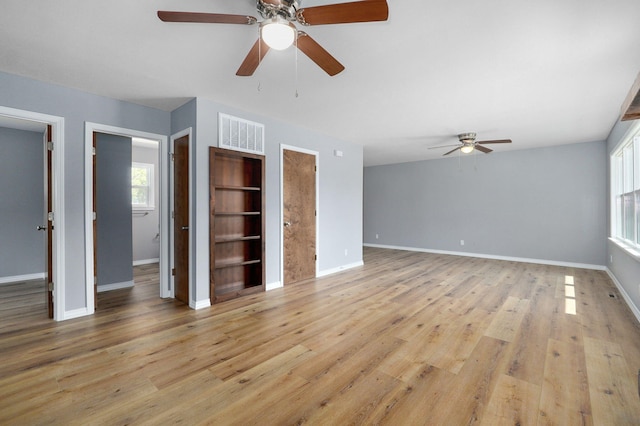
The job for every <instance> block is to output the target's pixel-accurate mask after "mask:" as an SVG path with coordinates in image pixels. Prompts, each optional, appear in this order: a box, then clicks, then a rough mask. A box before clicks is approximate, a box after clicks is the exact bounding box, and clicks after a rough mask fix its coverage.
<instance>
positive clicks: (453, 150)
mask: <svg viewBox="0 0 640 426" xmlns="http://www.w3.org/2000/svg"><path fill="white" fill-rule="evenodd" d="M459 149H460V147H457V148H455V149H452V150H451V151H449V152H447V153H446V154H442V156H443V157H444V156H445V155H449V154H451V153H452V152H456V151H457V150H459Z"/></svg>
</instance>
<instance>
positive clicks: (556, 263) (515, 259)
mask: <svg viewBox="0 0 640 426" xmlns="http://www.w3.org/2000/svg"><path fill="white" fill-rule="evenodd" d="M363 246H365V247H377V248H384V249H393V250H407V251H416V252H422V253H434V254H447V255H451V256H464V257H477V258H479V259H493V260H507V261H510V262H521V263H535V264H538V265H551V266H564V267H567V268H578V269H593V270H596V271H604V270H606V266H604V265H592V264H588V263H573V262H559V261H555V260H546V259H530V258H525V257H511V256H496V255H492V254H482V253H465V252H458V251H447V250H431V249H425V248H420V247H403V246H391V245H382V244H363Z"/></svg>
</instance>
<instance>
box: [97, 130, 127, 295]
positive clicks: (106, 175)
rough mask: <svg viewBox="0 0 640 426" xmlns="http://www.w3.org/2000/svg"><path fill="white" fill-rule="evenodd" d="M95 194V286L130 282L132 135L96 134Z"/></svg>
mask: <svg viewBox="0 0 640 426" xmlns="http://www.w3.org/2000/svg"><path fill="white" fill-rule="evenodd" d="M95 197H96V214H97V221H96V233H97V237H96V254H97V271H96V272H97V276H98V287H100V286H104V285H108V284H122V283H130V282H132V281H133V266H132V258H133V254H132V245H131V241H132V235H131V232H132V223H131V221H132V218H131V138H127V137H123V136H115V135H106V134H102V133H98V135H97V139H96V193H95Z"/></svg>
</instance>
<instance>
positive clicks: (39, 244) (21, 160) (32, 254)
mask: <svg viewBox="0 0 640 426" xmlns="http://www.w3.org/2000/svg"><path fill="white" fill-rule="evenodd" d="M42 137H43V134H42V133H38V132H29V131H25V130H16V129H7V128H4V127H0V279H1V278H6V277H14V276H19V275H28V274H42V273H44V271H45V269H46V260H45V245H44V244H45V233H44V232H41V231H36V226H37V225H46V223H44V171H43V167H44V151H43V150H44V148H43V139H42ZM8 242H11V243H10V244H9V243H8Z"/></svg>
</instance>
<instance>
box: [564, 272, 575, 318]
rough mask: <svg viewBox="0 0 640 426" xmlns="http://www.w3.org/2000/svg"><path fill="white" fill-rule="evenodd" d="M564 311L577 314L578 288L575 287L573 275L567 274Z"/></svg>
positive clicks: (565, 278)
mask: <svg viewBox="0 0 640 426" xmlns="http://www.w3.org/2000/svg"><path fill="white" fill-rule="evenodd" d="M564 312H565V313H567V314H570V315H576V288H575V287H574V283H573V276H572V275H565V277H564Z"/></svg>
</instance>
